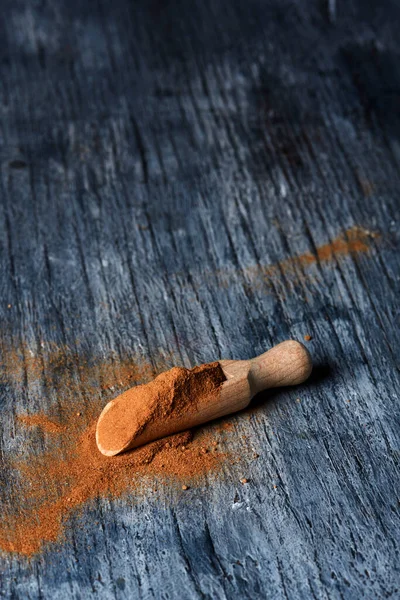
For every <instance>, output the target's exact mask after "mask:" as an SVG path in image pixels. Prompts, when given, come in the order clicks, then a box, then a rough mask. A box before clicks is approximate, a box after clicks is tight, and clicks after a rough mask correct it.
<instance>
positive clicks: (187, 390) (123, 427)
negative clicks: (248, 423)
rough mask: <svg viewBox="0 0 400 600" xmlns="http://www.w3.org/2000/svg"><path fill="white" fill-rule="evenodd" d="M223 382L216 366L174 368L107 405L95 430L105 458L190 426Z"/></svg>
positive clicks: (222, 375) (222, 377)
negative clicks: (199, 410) (105, 455)
mask: <svg viewBox="0 0 400 600" xmlns="http://www.w3.org/2000/svg"><path fill="white" fill-rule="evenodd" d="M225 380H226V377H225V375H224V372H223V370H222V367H221V365H220V364H219V362H214V363H209V364H206V365H201V366H199V367H195V368H193V369H185V368H182V367H174V368H173V369H170V370H169V371H166V372H165V373H161V375H159V376H158V377H156V378H155V379H154V380H153V381H151V382H150V383H147V384H146V385H138V386H136V387H133V388H131V389H129V390H127V391H126V392H124V393H123V394H121V395H120V396H118V397H117V398H115V400H113V401H112V402H110V404H109V405H108V406H107V407H106V409H105V410H104V411H103V413H102V415H101V417H100V419H99V426H98V429H97V441H98V443H99V447H101V448H102V451H103V452H104V453H105V454H109V455H110V454H111V453H117V452H120V451H122V450H124V449H126V448H128V447H129V448H133V447H135V446H138V445H142V444H145V443H147V442H149V441H152V440H154V439H158V438H160V437H163V436H165V435H167V434H169V433H175V432H176V431H180V430H182V429H184V428H186V427H187V426H190V425H191V424H192V423H191V419H192V418H194V419H195V418H196V413H197V410H198V408H199V407H204V406H205V405H207V403H209V402H213V401H215V399H217V397H218V394H219V390H220V387H221V385H222V383H223V382H224V381H225Z"/></svg>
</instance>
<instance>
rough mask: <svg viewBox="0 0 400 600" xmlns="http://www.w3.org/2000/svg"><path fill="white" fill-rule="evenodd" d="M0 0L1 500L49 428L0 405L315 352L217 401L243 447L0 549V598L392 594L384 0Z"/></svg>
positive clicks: (392, 166) (395, 284)
mask: <svg viewBox="0 0 400 600" xmlns="http://www.w3.org/2000/svg"><path fill="white" fill-rule="evenodd" d="M3 4H4V7H3V11H2V12H3V14H4V15H5V17H6V18H5V19H3V23H2V25H1V34H2V35H1V36H0V64H1V74H2V76H1V78H0V159H1V188H0V190H1V191H0V194H1V203H0V204H1V206H0V215H1V217H0V252H1V260H0V269H1V282H2V286H1V292H0V293H1V301H0V318H1V323H2V327H1V330H0V346H1V353H2V372H1V401H0V407H1V417H2V418H1V420H2V428H1V456H2V463H3V467H2V470H1V475H0V477H1V483H2V485H1V492H0V500H1V503H2V507H3V508H2V513H3V514H4V515H6V514H7V512H8V511H9V510H11V509H12V505H13V502H14V498H13V493H15V485H14V481H13V478H14V477H15V474H14V471H13V470H12V469H11V467H10V460H11V459H13V458H15V457H16V456H27V457H29V456H30V454H31V453H33V454H35V453H40V452H42V451H43V450H44V449H45V448H46V447H47V444H48V443H49V440H48V437H46V435H44V434H41V433H40V432H36V433H35V432H34V431H32V430H29V429H27V428H23V427H21V425H19V424H18V421H17V419H16V415H17V414H20V413H30V414H34V413H37V412H44V413H48V414H50V413H51V414H59V416H60V417H62V414H63V411H64V410H65V398H68V400H69V401H70V402H71V405H72V406H74V407H76V410H80V408H81V407H82V406H84V407H85V406H89V404H90V401H91V400H92V399H93V396H94V397H95V400H96V402H98V405H99V406H100V405H102V404H104V403H105V402H106V401H107V399H108V398H109V397H111V396H112V395H113V394H116V393H117V392H118V391H119V390H121V389H123V387H124V385H126V381H125V382H123V381H122V380H121V379H120V372H121V365H123V364H125V363H124V361H129V360H140V361H145V362H146V363H149V364H150V365H151V367H152V368H153V369H154V370H157V369H158V368H161V367H162V366H168V365H172V364H184V365H186V366H190V365H193V364H195V363H201V362H205V361H209V360H214V359H215V358H218V357H224V358H231V357H232V358H247V357H250V356H253V355H255V354H258V353H260V352H262V351H264V350H265V349H266V348H267V347H269V346H270V345H271V344H272V343H275V342H278V341H281V340H283V339H286V338H289V337H294V338H297V339H300V340H301V339H302V338H303V336H304V335H305V334H310V335H311V336H312V341H311V342H309V347H310V350H311V352H312V354H313V357H314V361H315V364H316V369H315V375H314V377H313V379H312V380H311V381H310V383H309V384H307V385H304V386H302V387H301V388H299V389H293V390H282V391H280V392H279V393H278V392H277V393H274V394H273V395H272V394H271V395H268V396H266V395H264V396H262V397H261V398H260V399H258V400H257V401H256V402H255V405H254V407H253V409H252V410H251V411H250V412H248V413H245V414H243V415H238V416H237V417H235V418H233V419H232V423H233V431H232V432H230V433H229V434H226V436H225V438H224V441H223V442H222V446H223V447H224V448H225V449H226V450H227V451H234V452H236V453H243V459H242V462H241V463H240V464H239V465H234V464H229V463H228V464H226V465H225V467H224V471H223V473H222V474H220V475H218V476H217V477H216V478H213V477H205V478H204V480H202V481H201V483H200V484H199V485H198V486H197V487H196V486H194V487H193V489H191V490H190V494H182V492H181V490H180V486H179V485H175V484H174V483H171V485H170V486H166V487H165V488H163V489H161V490H160V491H159V493H158V494H156V495H155V494H152V493H150V490H149V491H148V493H144V494H142V495H141V496H140V498H136V499H135V498H134V497H133V498H132V497H130V498H127V497H124V498H120V499H105V498H100V499H98V500H97V501H96V502H94V503H92V504H90V505H88V506H87V508H86V509H85V512H84V514H83V515H80V516H79V515H75V516H73V517H72V518H71V520H70V522H69V523H68V526H67V528H66V533H65V536H66V539H65V540H64V541H62V542H60V543H59V544H53V545H49V546H48V547H46V549H45V550H44V551H43V552H42V553H41V554H39V555H36V556H34V557H33V558H32V559H30V560H28V559H26V558H24V557H23V556H19V555H16V554H12V553H7V552H2V553H1V556H0V595H1V596H2V597H4V598H24V599H25V598H56V599H58V598H60V599H64V598H77V599H78V598H90V597H101V598H112V599H114V598H126V597H135V598H136V597H137V598H145V599H148V598H164V599H167V598H169V599H171V598H184V599H185V598H188V599H192V598H237V597H240V598H252V599H253V598H269V597H271V598H286V599H288V598H307V599H308V598H318V599H319V598H321V599H333V598H345V599H347V598H362V597H366V598H384V597H388V598H389V597H393V598H395V597H397V595H398V594H399V589H398V585H399V583H398V582H399V567H400V565H399V558H398V556H399V491H398V480H399V431H400V428H399V425H400V412H399V399H398V387H399V368H398V367H399V365H398V356H399V351H400V346H399V339H398V335H397V331H398V327H399V309H398V297H399V291H400V290H399V275H398V274H399V270H398V267H399V253H398V237H399V236H398V225H397V219H398V215H399V202H398V189H399V183H400V177H399V160H400V153H399V147H400V146H399V132H400V114H399V111H398V97H399V94H400V72H399V68H398V60H397V59H398V55H399V47H398V41H397V37H398V36H397V35H396V33H397V29H396V24H397V22H398V18H399V8H398V7H397V6H395V5H394V4H393V3H390V2H383V3H381V4H380V5H379V6H378V5H377V4H376V3H374V2H361V1H358V0H354V1H353V2H351V3H346V4H339V3H335V2H319V1H318V2H316V1H315V2H307V3H305V2H292V1H289V0H287V1H285V2H282V1H279V2H278V1H277V0H276V1H275V0H270V2H268V3H264V2H258V1H252V2H239V1H236V2H225V1H224V0H218V1H213V2H198V3H193V2H191V3H190V4H187V3H183V2H178V3H169V4H164V3H163V4H159V3H155V2H151V3H148V2H138V3H136V5H135V6H132V5H131V3H129V2H126V1H125V0H116V1H114V2H113V3H112V4H106V3H104V2H101V1H98V2H96V3H92V2H71V3H64V2H58V1H57V2H54V1H53V2H47V0H46V1H45V2H42V3H41V4H40V5H35V4H31V3H25V2H23V1H17V2H11V1H9V0H5V2H4V3H3ZM335 240H336V242H335ZM332 242H333V244H332ZM329 244H331V246H329ZM329 248H330V249H332V252H329ZM310 256H312V257H313V258H312V259H310ZM307 257H308V258H307ZM54 348H57V349H58V350H57V352H59V354H57V357H59V358H57V360H59V361H60V363H57V362H55V358H54ZM60 349H61V350H60ZM60 365H61V366H60ZM83 365H84V366H85V367H84V368H85V369H86V370H85V373H87V372H88V369H89V370H90V378H89V377H88V376H86V378H84V377H83V375H82V366H83ZM104 365H106V366H107V369H106V368H105V366H104ZM110 382H111V384H112V385H113V386H114V388H113V389H108V387H107V385H108V384H110ZM297 398H299V399H300V402H296V399H297ZM242 436H246V438H245V440H243V438H242ZM248 449H254V451H255V452H257V453H258V454H259V455H260V456H259V458H258V459H257V460H254V459H252V458H251V456H250V455H249V453H248V452H246V450H248ZM243 475H245V476H246V477H248V478H249V479H250V480H251V483H250V484H249V485H246V486H242V485H241V484H240V481H239V480H240V478H241V477H242V476H243ZM4 518H6V517H4Z"/></svg>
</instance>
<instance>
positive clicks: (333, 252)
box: [178, 226, 379, 295]
mask: <svg viewBox="0 0 400 600" xmlns="http://www.w3.org/2000/svg"><path fill="white" fill-rule="evenodd" d="M377 237H379V233H377V232H374V231H370V230H368V229H365V228H364V227H359V226H354V227H351V228H349V229H346V230H345V231H344V232H342V233H340V234H339V235H338V236H337V237H336V238H334V239H333V240H330V241H329V242H327V243H326V244H322V245H321V246H317V247H316V248H315V249H314V250H313V251H309V252H304V253H302V254H297V255H295V256H292V257H290V258H287V259H285V260H282V261H279V262H277V263H273V264H269V265H262V264H261V265H251V266H248V267H244V268H242V269H240V271H239V270H237V269H230V268H223V269H218V270H217V271H213V273H212V274H211V276H212V279H213V285H215V284H217V285H220V286H222V287H227V286H229V285H230V284H231V283H232V281H234V278H235V276H236V275H237V274H238V273H239V274H241V275H244V276H245V277H246V279H247V280H248V284H250V285H252V286H254V287H257V286H260V285H267V286H271V287H272V288H273V290H274V291H275V292H277V293H278V291H279V294H280V295H282V294H283V295H284V293H285V287H286V286H287V284H288V283H289V284H298V283H301V282H303V281H304V278H305V273H304V272H303V271H304V270H307V269H308V268H309V267H311V266H312V265H315V264H318V263H319V264H328V265H329V264H330V263H332V262H334V261H335V260H336V259H341V258H346V257H348V256H352V255H356V254H360V253H365V252H367V251H368V250H369V248H370V243H371V240H373V239H375V238H377ZM178 275H179V274H178ZM209 276H210V275H208V274H207V273H203V274H201V277H202V278H208V277H209ZM314 278H315V276H314V277H311V275H310V274H309V273H308V274H307V283H308V284H310V283H311V282H312V281H313V280H314Z"/></svg>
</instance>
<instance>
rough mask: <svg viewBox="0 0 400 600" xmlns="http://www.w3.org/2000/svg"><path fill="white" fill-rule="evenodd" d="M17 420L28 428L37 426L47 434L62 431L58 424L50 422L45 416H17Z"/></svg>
mask: <svg viewBox="0 0 400 600" xmlns="http://www.w3.org/2000/svg"><path fill="white" fill-rule="evenodd" d="M17 419H18V421H20V422H21V423H23V424H24V425H26V426H28V427H31V426H37V427H40V428H41V429H42V430H43V431H46V432H47V433H59V432H60V431H62V430H63V429H64V427H63V426H62V425H60V423H56V422H55V421H52V420H51V419H49V417H47V416H46V415H39V414H36V415H17Z"/></svg>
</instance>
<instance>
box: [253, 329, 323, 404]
mask: <svg viewBox="0 0 400 600" xmlns="http://www.w3.org/2000/svg"><path fill="white" fill-rule="evenodd" d="M311 371H312V362H311V356H310V354H309V352H308V350H307V349H306V348H305V346H304V345H303V344H301V343H300V342H296V341H295V340H288V341H287V342H282V343H281V344H278V345H277V346H274V347H273V348H271V350H268V352H264V354H260V356H257V357H256V358H253V359H252V360H251V361H250V370H249V375H248V380H249V383H250V389H251V395H252V396H255V394H258V392H261V391H262V390H266V389H268V388H274V387H282V386H287V385H297V384H299V383H302V382H303V381H305V380H306V379H307V377H309V375H310V373H311Z"/></svg>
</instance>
